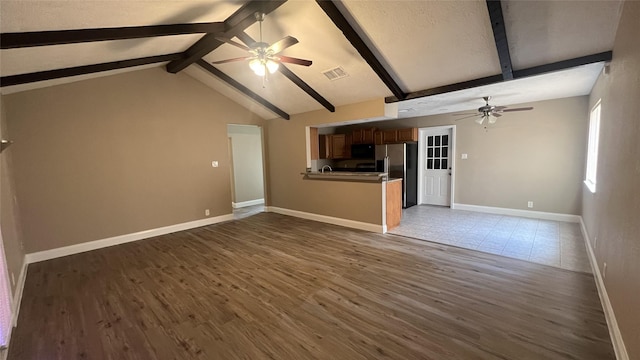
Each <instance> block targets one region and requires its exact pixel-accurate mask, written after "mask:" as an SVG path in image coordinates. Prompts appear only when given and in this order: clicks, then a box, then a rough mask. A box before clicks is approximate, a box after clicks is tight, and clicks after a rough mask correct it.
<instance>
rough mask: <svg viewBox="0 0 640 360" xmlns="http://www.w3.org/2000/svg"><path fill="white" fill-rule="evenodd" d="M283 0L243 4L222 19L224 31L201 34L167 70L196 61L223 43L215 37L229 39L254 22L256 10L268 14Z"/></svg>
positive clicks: (265, 0) (177, 69)
mask: <svg viewBox="0 0 640 360" xmlns="http://www.w3.org/2000/svg"><path fill="white" fill-rule="evenodd" d="M285 2H286V0H284V1H282V0H263V1H260V0H254V1H250V2H248V3H246V4H244V5H243V6H242V7H241V8H240V9H238V10H237V11H236V12H235V13H233V14H232V15H231V16H229V18H227V20H225V21H224V25H225V30H224V33H221V34H207V35H205V36H203V37H202V38H201V39H200V40H198V42H196V43H195V44H193V45H192V46H191V47H190V48H188V49H187V50H186V51H185V52H184V56H183V58H182V59H180V60H175V61H172V62H170V63H169V64H167V71H168V72H170V73H174V74H175V73H177V72H179V71H182V70H184V69H185V68H186V67H187V66H189V65H191V64H193V63H195V62H197V61H198V60H200V59H202V58H203V57H204V56H205V55H207V54H208V53H210V52H212V51H213V50H215V49H216V48H218V47H219V46H220V45H222V44H224V42H222V41H219V40H217V39H216V37H224V38H229V39H230V38H232V37H234V36H236V35H238V34H239V33H241V32H242V31H244V30H245V29H246V28H248V27H249V26H251V25H252V24H254V23H255V22H256V17H255V13H256V12H262V13H264V14H269V13H270V12H272V11H273V10H275V9H277V8H278V7H279V6H280V5H282V4H284V3H285Z"/></svg>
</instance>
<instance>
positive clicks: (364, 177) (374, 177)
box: [300, 171, 388, 182]
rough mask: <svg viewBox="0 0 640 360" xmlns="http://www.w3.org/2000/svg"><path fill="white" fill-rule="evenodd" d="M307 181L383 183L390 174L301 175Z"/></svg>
mask: <svg viewBox="0 0 640 360" xmlns="http://www.w3.org/2000/svg"><path fill="white" fill-rule="evenodd" d="M300 175H304V178H305V179H310V180H333V181H336V180H338V181H359V182H383V181H386V180H387V177H388V174H387V173H383V172H351V171H325V172H320V171H307V172H303V173H300Z"/></svg>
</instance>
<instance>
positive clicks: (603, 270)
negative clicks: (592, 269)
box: [602, 262, 607, 279]
mask: <svg viewBox="0 0 640 360" xmlns="http://www.w3.org/2000/svg"><path fill="white" fill-rule="evenodd" d="M602 278H603V279H606V278H607V263H606V262H605V263H604V265H603V266H602Z"/></svg>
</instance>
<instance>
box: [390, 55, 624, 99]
mask: <svg viewBox="0 0 640 360" xmlns="http://www.w3.org/2000/svg"><path fill="white" fill-rule="evenodd" d="M612 58H613V52H612V51H605V52H601V53H597V54H592V55H587V56H581V57H577V58H573V59H568V60H563V61H557V62H554V63H550V64H545V65H540V66H534V67H530V68H527V69H522V70H514V71H513V79H514V80H515V79H523V78H526V77H529V76H536V75H542V74H546V73H551V72H556V71H562V70H567V69H571V68H574V67H578V66H582V65H588V64H594V63H599V62H606V61H611V59H612ZM504 81H506V80H504V78H503V77H502V75H493V76H487V77H484V78H480V79H475V80H470V81H463V82H459V83H455V84H450V85H445V86H438V87H435V88H431V89H426V90H420V91H415V92H412V93H409V94H407V96H406V97H405V98H404V99H398V98H397V97H395V96H389V97H387V98H385V102H386V103H394V102H398V101H402V100H410V99H417V98H421V97H427V96H433V95H438V94H444V93H448V92H453V91H459V90H464V89H470V88H474V87H478V86H484V85H491V84H497V83H500V82H504Z"/></svg>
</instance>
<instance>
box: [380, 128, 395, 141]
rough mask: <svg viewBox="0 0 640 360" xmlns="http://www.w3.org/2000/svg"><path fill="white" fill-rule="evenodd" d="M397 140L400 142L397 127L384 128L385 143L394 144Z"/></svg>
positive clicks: (383, 137)
mask: <svg viewBox="0 0 640 360" xmlns="http://www.w3.org/2000/svg"><path fill="white" fill-rule="evenodd" d="M395 142H398V130H396V129H387V130H382V143H383V144H393V143H395Z"/></svg>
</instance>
